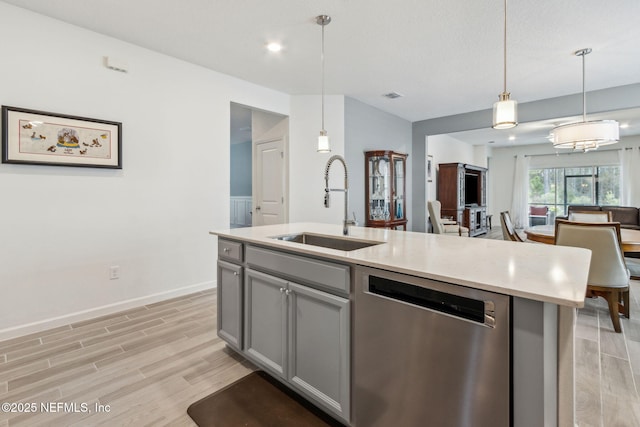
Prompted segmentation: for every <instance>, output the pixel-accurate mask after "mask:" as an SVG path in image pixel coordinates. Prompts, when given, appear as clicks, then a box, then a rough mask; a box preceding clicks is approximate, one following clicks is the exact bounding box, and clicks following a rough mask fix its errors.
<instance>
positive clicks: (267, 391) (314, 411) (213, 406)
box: [187, 371, 343, 427]
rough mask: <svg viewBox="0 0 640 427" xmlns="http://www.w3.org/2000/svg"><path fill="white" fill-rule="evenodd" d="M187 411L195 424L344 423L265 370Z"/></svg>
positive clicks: (283, 426)
mask: <svg viewBox="0 0 640 427" xmlns="http://www.w3.org/2000/svg"><path fill="white" fill-rule="evenodd" d="M187 413H188V414H189V416H190V417H191V419H193V421H195V423H196V424H198V427H236V426H245V427H263V426H264V427H267V426H268V427H287V426H295V427H316V426H318V427H326V426H332V427H333V426H335V427H342V426H343V425H342V424H340V423H339V422H337V421H336V420H334V419H333V418H331V417H329V416H328V415H326V414H325V413H323V412H322V411H320V410H319V409H318V408H316V407H315V406H313V405H312V404H311V403H309V402H308V401H307V400H305V399H303V398H302V397H300V396H298V395H297V394H296V393H294V392H293V391H291V390H289V389H288V388H286V387H285V386H284V385H282V384H280V383H279V382H278V381H277V380H276V379H274V378H271V377H270V376H269V375H268V374H266V373H265V372H264V371H256V372H252V373H251V374H249V375H247V376H246V377H244V378H241V379H239V380H238V381H236V382H234V383H233V384H230V385H228V386H227V387H225V388H223V389H221V390H218V391H217V392H215V393H213V394H211V395H209V396H207V397H205V398H204V399H200V400H199V401H197V402H196V403H193V404H191V406H189V409H187Z"/></svg>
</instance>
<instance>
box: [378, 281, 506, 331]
mask: <svg viewBox="0 0 640 427" xmlns="http://www.w3.org/2000/svg"><path fill="white" fill-rule="evenodd" d="M368 281H369V284H368V291H369V293H371V294H374V295H379V296H382V297H385V298H388V299H391V300H394V301H399V302H403V303H407V304H411V305H414V306H418V307H420V308H424V309H428V310H431V311H437V312H440V313H445V314H448V315H450V316H453V317H458V318H461V319H465V320H469V321H472V322H475V323H478V324H482V325H485V326H488V327H491V328H495V326H496V318H495V303H494V302H493V301H490V300H488V301H484V300H478V299H474V298H469V297H465V296H461V295H455V294H451V293H448V292H443V291H439V290H436V289H430V288H426V287H422V286H416V285H412V284H410V283H404V282H398V281H396V280H392V279H388V278H386V277H378V276H374V275H370V276H369V280H368Z"/></svg>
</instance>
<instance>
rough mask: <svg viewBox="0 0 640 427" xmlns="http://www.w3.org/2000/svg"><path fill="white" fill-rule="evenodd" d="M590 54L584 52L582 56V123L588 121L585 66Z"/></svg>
mask: <svg viewBox="0 0 640 427" xmlns="http://www.w3.org/2000/svg"><path fill="white" fill-rule="evenodd" d="M587 53H588V52H586V51H585V52H584V53H583V54H582V55H581V56H582V121H583V122H586V121H587V91H586V90H585V81H586V79H587V78H586V67H585V65H584V57H585V56H587Z"/></svg>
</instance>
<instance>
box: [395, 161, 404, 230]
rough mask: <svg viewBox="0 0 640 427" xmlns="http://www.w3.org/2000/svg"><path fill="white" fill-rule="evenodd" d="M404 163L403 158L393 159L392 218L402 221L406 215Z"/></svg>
mask: <svg viewBox="0 0 640 427" xmlns="http://www.w3.org/2000/svg"><path fill="white" fill-rule="evenodd" d="M404 168H405V162H404V158H401V157H395V156H394V158H393V174H394V177H393V178H394V179H393V201H394V214H395V215H394V216H395V219H404V218H405V215H406V209H405V205H404V200H405V194H404V175H405V170H404Z"/></svg>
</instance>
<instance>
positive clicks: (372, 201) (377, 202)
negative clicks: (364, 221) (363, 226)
mask: <svg viewBox="0 0 640 427" xmlns="http://www.w3.org/2000/svg"><path fill="white" fill-rule="evenodd" d="M389 160H390V159H389V157H388V156H374V157H370V158H369V173H368V175H369V207H368V209H369V219H371V220H374V221H386V220H389V219H390V218H391V206H390V201H391V179H390V173H391V165H390V161H389Z"/></svg>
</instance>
